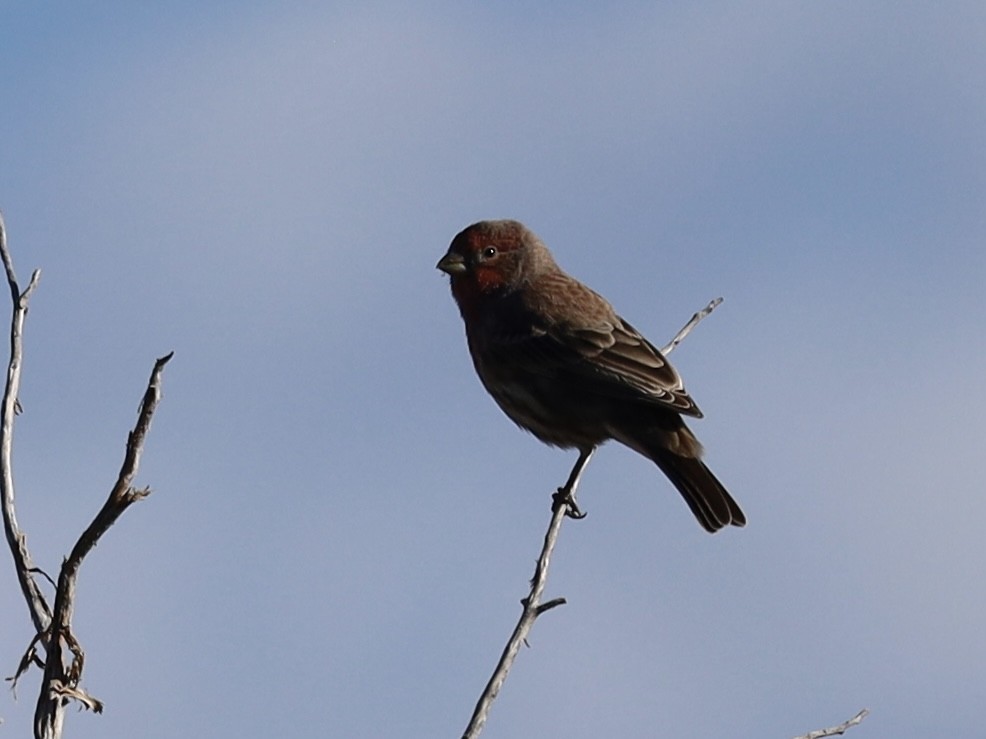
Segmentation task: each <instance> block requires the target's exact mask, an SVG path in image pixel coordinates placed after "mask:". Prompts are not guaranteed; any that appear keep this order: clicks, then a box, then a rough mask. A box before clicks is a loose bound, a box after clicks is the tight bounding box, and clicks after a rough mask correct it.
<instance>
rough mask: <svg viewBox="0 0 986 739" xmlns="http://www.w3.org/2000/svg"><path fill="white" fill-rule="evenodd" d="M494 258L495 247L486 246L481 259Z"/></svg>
mask: <svg viewBox="0 0 986 739" xmlns="http://www.w3.org/2000/svg"><path fill="white" fill-rule="evenodd" d="M495 256H496V247H495V246H487V247H486V248H485V249H483V259H492V258H493V257H495Z"/></svg>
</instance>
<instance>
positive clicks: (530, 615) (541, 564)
mask: <svg viewBox="0 0 986 739" xmlns="http://www.w3.org/2000/svg"><path fill="white" fill-rule="evenodd" d="M553 508H554V510H553V511H552V514H551V522H550V523H549V524H548V531H547V533H546V534H545V535H544V544H543V545H542V547H541V555H540V556H539V557H538V561H537V566H536V567H535V568H534V577H533V578H531V591H530V593H529V594H528V596H527V597H526V598H524V600H522V601H521V605H522V606H523V607H524V609H523V611H522V612H521V614H520V620H519V621H518V622H517V625H516V626H515V627H514V631H513V633H512V634H511V635H510V639H509V640H508V641H507V646H506V647H504V649H503V653H502V654H501V655H500V661H499V662H497V665H496V669H494V670H493V676H492V677H491V678H490V680H489V682H488V683H487V684H486V688H485V689H484V690H483V693H482V695H481V696H480V697H479V701H478V702H477V703H476V708H475V709H474V710H473V714H472V718H471V719H470V720H469V725H468V726H467V727H466V731H465V733H464V734H463V735H462V739H473V738H474V737H477V736H479V734H480V732H481V731H482V730H483V726H484V725H485V724H486V719H487V718H488V717H489V712H490V707H491V706H492V705H493V701H494V700H496V696H497V695H498V694H499V693H500V688H501V687H503V682H504V681H505V680H506V679H507V673H508V672H510V668H511V667H512V666H513V663H514V659H516V657H517V653H518V652H519V651H520V647H521V645H522V644H524V643H525V642H526V640H527V635H528V633H529V632H530V630H531V627H532V626H534V621H535V620H536V619H537V617H538V616H540V615H541V614H542V613H544V612H545V611H546V610H548V608H552V607H554V606H558V605H561V604H562V603H564V599H561V598H556V599H554V600H551V601H549V602H548V603H545V604H544V605H543V606H542V605H541V603H540V600H541V594H542V593H543V592H544V586H545V583H546V582H547V579H548V566H549V565H550V564H551V553H552V551H553V550H554V548H555V544H556V542H557V541H558V532H559V531H560V530H561V523H562V521H564V520H565V515H566V514H567V513H568V512H569V510H570V509H569V503H568V502H567V501H562V502H561V503H560V504H556V505H555V506H554V507H553Z"/></svg>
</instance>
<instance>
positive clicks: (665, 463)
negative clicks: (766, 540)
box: [651, 451, 746, 533]
mask: <svg viewBox="0 0 986 739" xmlns="http://www.w3.org/2000/svg"><path fill="white" fill-rule="evenodd" d="M651 458H652V459H653V460H654V461H655V462H656V463H657V466H658V467H660V468H661V471H662V472H664V474H665V475H667V476H668V479H669V480H671V482H672V484H673V485H674V486H675V487H676V488H677V489H678V492H679V493H681V497H683V498H684V499H685V502H686V503H688V507H689V508H691V509H692V513H694V514H695V518H697V519H698V522H699V523H700V524H702V526H703V528H705V530H706V531H708V532H709V533H715V532H716V531H718V530H719V529H721V528H723V527H724V526H729V525H730V524H731V525H733V526H744V525H746V516H744V515H743V511H741V510H740V507H739V505H738V504H737V503H736V501H735V500H733V498H732V496H730V494H729V493H728V492H727V490H726V488H724V487H723V485H722V483H721V482H719V480H718V479H716V476H715V475H713V474H712V471H711V470H710V469H709V468H708V467H706V466H705V464H704V463H703V462H702V460H700V459H698V458H695V457H682V456H679V455H677V454H674V453H670V452H666V451H662V452H661V453H658V454H654V455H653V456H651Z"/></svg>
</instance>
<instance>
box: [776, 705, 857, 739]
mask: <svg viewBox="0 0 986 739" xmlns="http://www.w3.org/2000/svg"><path fill="white" fill-rule="evenodd" d="M869 712H870V710H869V709H868V708H864V709H863V710H862V711H860V712H859V713H857V714H856V715H855V716H853V717H852V718H851V719H849V720H848V721H844V722H843V723H841V724H839V725H838V726H832V727H830V728H828V729H819V730H818V731H811V732H808V733H807V734H802V735H801V736H796V737H794V739H822V738H823V737H826V736H841V735H843V734H845V733H846V732H847V731H849V729H851V728H852V727H853V726H858V725H859V724H860V723H862V721H863V719H864V718H866V717H867V716H868V715H869Z"/></svg>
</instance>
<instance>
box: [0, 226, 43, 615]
mask: <svg viewBox="0 0 986 739" xmlns="http://www.w3.org/2000/svg"><path fill="white" fill-rule="evenodd" d="M0 257H2V259H3V266H4V270H5V271H6V273H7V284H8V285H9V286H10V297H11V300H12V301H13V304H14V313H13V316H11V319H10V362H9V363H8V365H7V382H6V384H5V386H4V392H3V406H2V407H0V497H2V498H3V530H4V533H5V534H6V536H7V544H8V545H9V546H10V553H11V554H12V555H13V557H14V569H15V570H16V571H17V581H18V582H19V583H20V586H21V592H22V593H23V594H24V600H25V601H26V602H27V608H28V611H29V612H30V614H31V621H33V622H34V630H35V632H37V633H40V632H42V631H44V630H45V629H47V628H48V624H49V623H51V608H49V606H48V602H47V601H46V600H45V597H44V593H42V592H41V588H40V587H39V586H38V583H37V580H35V579H34V575H33V573H34V572H35V571H36V568H35V567H34V564H33V563H32V562H31V554H30V552H29V551H28V549H27V537H26V536H25V535H24V532H23V531H21V530H20V527H19V526H18V525H17V516H16V513H15V510H14V472H13V468H12V466H11V449H12V448H13V447H12V445H13V434H14V416H15V415H16V413H17V408H18V402H17V393H18V390H19V389H20V385H21V360H22V357H23V354H24V339H23V337H24V319H25V317H26V316H27V304H28V301H29V300H30V298H31V293H32V292H34V288H35V287H37V284H38V280H39V279H40V278H41V270H37V269H36V270H34V274H32V275H31V281H30V282H29V283H28V285H27V287H26V288H25V289H24V292H21V289H20V287H19V286H18V284H17V278H16V276H15V275H14V266H13V263H12V262H11V260H10V253H9V252H8V251H7V230H6V228H5V226H4V222H3V215H2V214H0Z"/></svg>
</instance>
